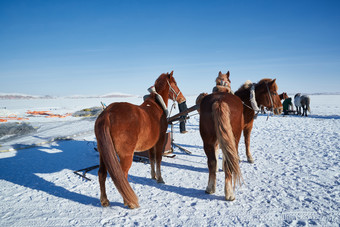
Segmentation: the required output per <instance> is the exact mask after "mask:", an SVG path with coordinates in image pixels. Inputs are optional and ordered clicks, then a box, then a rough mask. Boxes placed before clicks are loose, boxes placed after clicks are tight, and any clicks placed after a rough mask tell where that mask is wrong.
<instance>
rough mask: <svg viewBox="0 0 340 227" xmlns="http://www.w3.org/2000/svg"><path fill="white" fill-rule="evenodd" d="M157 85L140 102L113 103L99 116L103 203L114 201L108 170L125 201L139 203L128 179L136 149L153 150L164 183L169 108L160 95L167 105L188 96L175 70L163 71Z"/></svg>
mask: <svg viewBox="0 0 340 227" xmlns="http://www.w3.org/2000/svg"><path fill="white" fill-rule="evenodd" d="M154 88H155V90H156V92H155V93H152V94H151V95H150V96H149V97H148V98H146V99H145V101H144V102H143V103H142V104H141V105H140V106H137V105H133V104H130V103H126V102H117V103H112V104H111V105H109V106H108V107H107V108H106V109H105V110H104V111H103V112H102V113H101V114H100V115H99V116H98V118H97V120H96V123H95V134H96V137H97V143H98V150H99V158H100V165H99V171H98V178H99V184H100V193H101V195H100V202H101V204H102V206H103V207H106V206H109V204H110V203H109V200H108V199H107V195H106V190H105V180H106V177H107V171H108V172H109V174H110V176H111V178H112V180H113V182H114V184H115V186H116V187H117V189H118V191H119V193H120V194H121V195H122V197H123V200H124V205H127V206H128V207H129V208H136V207H139V204H138V198H137V196H136V194H135V192H134V191H133V189H132V188H131V186H130V184H129V182H128V180H127V177H128V171H129V169H130V167H131V164H132V159H133V154H134V152H135V151H146V150H149V157H150V164H151V178H152V179H156V180H157V182H158V183H164V181H163V179H162V176H161V160H162V151H163V148H164V142H165V134H166V130H167V128H168V123H167V116H166V112H167V110H165V109H164V108H162V105H161V103H160V98H159V97H160V96H161V98H162V99H163V101H164V103H163V106H166V107H167V104H168V99H169V98H170V99H173V100H179V99H183V98H184V96H183V94H181V92H180V90H179V88H178V87H177V83H176V81H175V78H174V77H173V72H171V73H166V74H162V75H160V76H159V77H158V79H157V80H156V82H155V85H154ZM157 96H158V98H157ZM164 104H165V105H164ZM117 155H118V156H119V160H118V157H117ZM155 162H156V171H155Z"/></svg>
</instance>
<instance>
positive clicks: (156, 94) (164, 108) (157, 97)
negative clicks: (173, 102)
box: [148, 86, 169, 117]
mask: <svg viewBox="0 0 340 227" xmlns="http://www.w3.org/2000/svg"><path fill="white" fill-rule="evenodd" d="M148 91H149V92H150V93H151V94H155V96H156V99H157V101H158V102H159V104H160V105H161V107H162V109H163V111H164V113H165V115H166V117H168V114H169V111H168V108H167V107H166V105H165V103H164V100H163V98H162V96H161V95H160V94H158V93H157V91H156V89H155V87H154V86H151V87H149V88H148Z"/></svg>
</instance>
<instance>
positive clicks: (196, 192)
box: [129, 175, 225, 200]
mask: <svg viewBox="0 0 340 227" xmlns="http://www.w3.org/2000/svg"><path fill="white" fill-rule="evenodd" d="M129 181H131V182H133V183H135V184H142V185H147V186H149V187H153V188H158V189H160V190H162V191H167V192H171V193H176V194H178V195H182V196H186V197H191V198H196V199H201V200H225V198H224V197H223V196H218V195H215V194H207V193H205V192H204V190H202V189H195V188H184V187H182V186H175V185H168V184H159V183H157V182H156V181H155V180H152V179H150V178H146V177H140V176H133V175H129Z"/></svg>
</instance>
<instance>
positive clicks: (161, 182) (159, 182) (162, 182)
mask: <svg viewBox="0 0 340 227" xmlns="http://www.w3.org/2000/svg"><path fill="white" fill-rule="evenodd" d="M157 183H158V184H165V182H164V180H163V179H162V178H161V179H158V180H157Z"/></svg>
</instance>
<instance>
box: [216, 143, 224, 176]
mask: <svg viewBox="0 0 340 227" xmlns="http://www.w3.org/2000/svg"><path fill="white" fill-rule="evenodd" d="M218 155H219V150H218V143H216V145H215V156H216V160H218ZM223 168H224V166H223V162H222V169H223ZM218 171H219V169H218V161H216V172H218Z"/></svg>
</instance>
